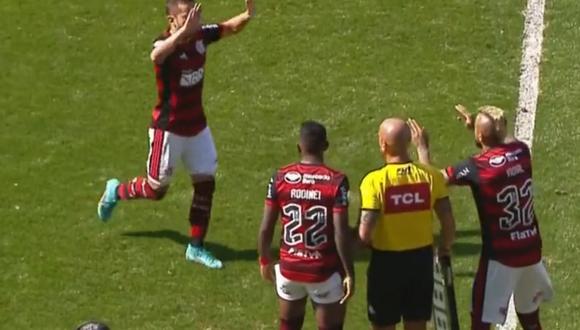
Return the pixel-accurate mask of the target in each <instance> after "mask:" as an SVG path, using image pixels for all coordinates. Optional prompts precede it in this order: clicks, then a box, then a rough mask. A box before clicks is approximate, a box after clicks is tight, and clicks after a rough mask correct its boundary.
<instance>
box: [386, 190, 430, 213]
mask: <svg viewBox="0 0 580 330" xmlns="http://www.w3.org/2000/svg"><path fill="white" fill-rule="evenodd" d="M429 209H431V189H429V184H428V183H414V184H405V185H400V186H393V187H388V188H387V191H386V192H385V213H386V214H392V213H403V212H416V211H426V210H429Z"/></svg>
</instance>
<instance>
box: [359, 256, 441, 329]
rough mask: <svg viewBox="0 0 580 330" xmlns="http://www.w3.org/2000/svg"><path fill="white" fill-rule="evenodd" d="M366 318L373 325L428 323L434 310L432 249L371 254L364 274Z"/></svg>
mask: <svg viewBox="0 0 580 330" xmlns="http://www.w3.org/2000/svg"><path fill="white" fill-rule="evenodd" d="M367 277H368V281H367V303H368V310H367V311H368V317H369V320H370V321H371V323H372V324H373V325H376V326H389V325H394V324H397V323H399V322H400V321H401V318H403V320H405V321H428V320H430V319H431V309H432V307H433V247H432V246H431V245H429V246H426V247H423V248H419V249H414V250H408V251H400V252H399V251H397V252H394V251H392V252H391V251H378V250H373V252H372V255H371V261H370V264H369V269H368V272H367Z"/></svg>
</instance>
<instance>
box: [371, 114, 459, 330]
mask: <svg viewBox="0 0 580 330" xmlns="http://www.w3.org/2000/svg"><path fill="white" fill-rule="evenodd" d="M378 135H379V139H378V140H379V147H380V150H381V153H382V155H383V157H384V160H385V165H384V166H382V167H381V168H379V169H376V170H374V171H371V172H369V173H368V174H367V175H366V176H365V177H364V178H363V180H362V183H361V185H360V192H361V217H360V226H359V236H360V239H361V241H362V242H364V243H366V244H367V245H368V246H370V247H371V249H372V254H371V260H370V263H369V269H368V272H367V276H368V280H367V303H368V318H369V320H370V322H371V323H372V325H373V329H375V330H394V329H395V327H396V325H397V323H399V322H400V321H401V318H402V319H403V322H404V327H405V329H407V330H424V329H426V327H427V321H429V320H430V319H431V311H432V309H433V286H434V279H433V211H435V213H436V214H437V217H438V218H439V221H440V223H441V239H440V242H439V250H438V251H439V255H440V256H449V254H450V253H451V246H452V244H453V240H454V236H455V219H454V217H453V212H452V210H451V202H450V201H449V196H448V193H447V186H446V185H445V181H444V179H443V176H442V175H441V173H439V172H438V171H437V170H435V169H432V168H430V167H429V166H425V165H422V164H417V163H415V162H413V161H412V160H411V157H410V156H409V145H410V143H411V131H410V129H409V127H408V126H407V124H406V123H405V121H404V120H402V119H399V118H388V119H385V120H384V121H383V122H382V124H381V126H380V128H379V134H378Z"/></svg>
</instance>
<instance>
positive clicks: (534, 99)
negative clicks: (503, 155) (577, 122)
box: [497, 0, 546, 330]
mask: <svg viewBox="0 0 580 330" xmlns="http://www.w3.org/2000/svg"><path fill="white" fill-rule="evenodd" d="M545 7H546V1H545V0H528V5H527V8H526V13H525V15H526V16H525V22H524V36H523V44H522V62H521V65H520V70H521V72H520V89H519V100H518V109H517V114H516V123H515V136H516V138H518V139H519V140H521V141H523V142H525V143H526V144H527V145H528V146H529V147H530V148H532V144H533V140H534V122H535V118H536V108H537V106H538V95H539V93H540V62H541V59H542V42H543V40H544V10H545ZM513 298H514V297H513V295H512V297H511V298H510V302H509V308H508V312H507V318H506V322H505V323H504V324H503V325H498V326H497V329H500V330H515V329H516V328H517V325H518V318H517V315H516V310H515V307H514V299H513Z"/></svg>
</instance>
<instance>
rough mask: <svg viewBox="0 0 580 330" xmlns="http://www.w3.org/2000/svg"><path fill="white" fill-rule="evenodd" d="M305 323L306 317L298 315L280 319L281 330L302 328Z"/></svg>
mask: <svg viewBox="0 0 580 330" xmlns="http://www.w3.org/2000/svg"><path fill="white" fill-rule="evenodd" d="M303 323H304V317H297V318H293V319H283V318H281V319H280V330H300V329H302V324H303Z"/></svg>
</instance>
